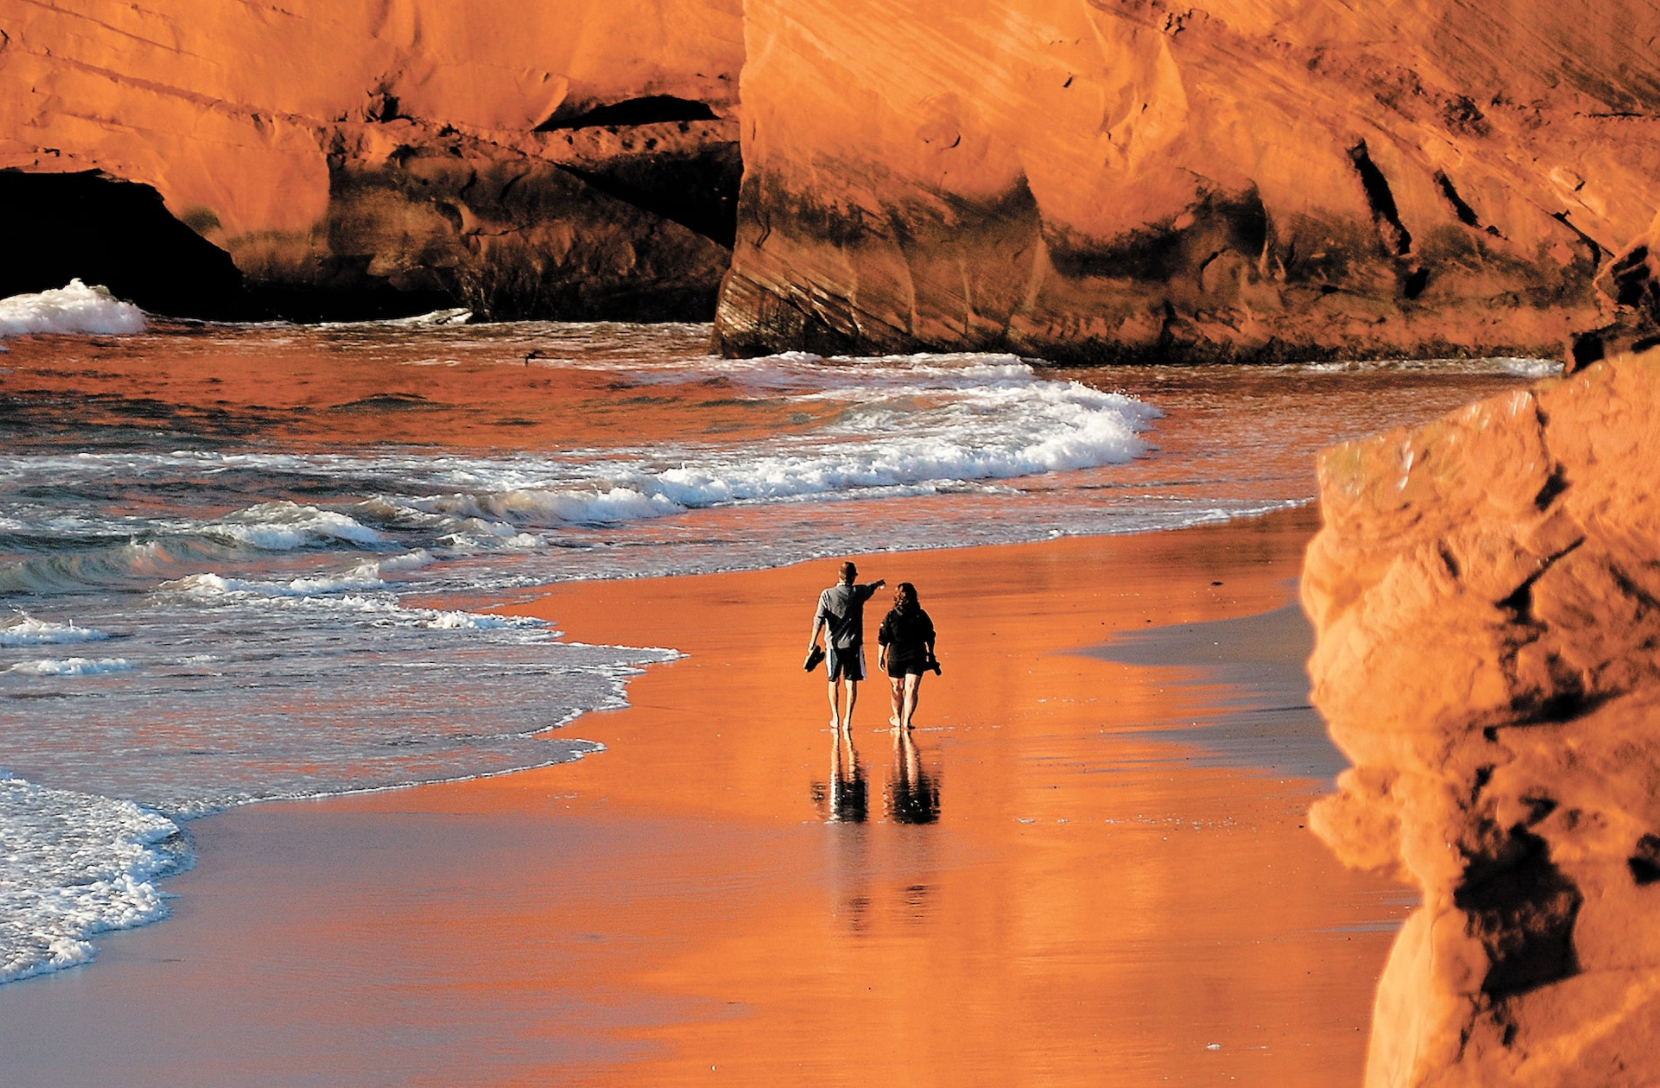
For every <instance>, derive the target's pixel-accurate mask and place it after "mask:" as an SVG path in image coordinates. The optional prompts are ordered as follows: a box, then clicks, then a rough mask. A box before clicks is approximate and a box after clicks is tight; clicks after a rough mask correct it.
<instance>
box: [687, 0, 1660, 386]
mask: <svg viewBox="0 0 1660 1088" xmlns="http://www.w3.org/2000/svg"><path fill="white" fill-rule="evenodd" d="M745 28H746V35H747V40H748V48H747V53H748V58H749V59H748V60H747V62H746V64H745V67H744V74H743V110H744V131H743V139H744V162H745V175H744V183H743V190H742V195H741V198H740V210H739V228H738V243H737V247H736V250H735V254H734V262H733V269H732V272H731V274H730V275H729V276H728V277H727V280H726V283H725V287H724V289H723V294H722V301H721V307H720V310H719V315H718V317H717V329H716V333H717V338H718V342H719V346H720V347H721V348H723V349H724V350H725V351H727V352H730V353H753V352H765V351H774V350H779V349H782V348H806V349H808V350H817V351H825V350H837V351H907V350H917V349H922V348H927V349H959V350H1011V351H1015V352H1019V353H1022V354H1030V355H1043V356H1045V357H1047V358H1051V359H1057V360H1072V361H1082V362H1114V361H1171V360H1174V361H1198V362H1203V361H1210V360H1245V361H1249V360H1279V359H1308V358H1323V357H1332V356H1336V355H1343V356H1345V357H1356V356H1361V357H1379V356H1402V355H1406V356H1416V357H1426V356H1427V357H1436V356H1444V355H1450V354H1468V353H1482V354H1525V353H1540V352H1543V353H1546V354H1550V355H1555V354H1556V353H1557V352H1558V351H1559V350H1560V349H1561V345H1562V343H1563V342H1564V340H1565V338H1566V337H1567V335H1568V333H1569V332H1570V331H1571V330H1574V329H1581V328H1588V327H1591V326H1593V325H1595V324H1597V323H1599V320H1600V318H1599V310H1598V306H1597V300H1596V298H1595V292H1594V290H1593V286H1592V284H1593V279H1594V277H1595V274H1596V271H1597V268H1598V266H1599V262H1600V261H1601V260H1602V259H1603V258H1604V257H1605V256H1606V255H1607V253H1608V252H1609V251H1610V250H1611V249H1612V248H1613V247H1614V246H1617V245H1619V244H1620V243H1621V242H1623V241H1624V240H1625V239H1628V238H1631V237H1633V236H1634V235H1636V234H1637V232H1638V231H1640V230H1641V229H1642V228H1643V227H1644V226H1645V225H1646V224H1647V223H1648V221H1649V219H1650V217H1651V216H1652V215H1653V213H1654V208H1653V201H1652V195H1651V194H1652V191H1653V186H1652V179H1653V177H1654V176H1655V174H1656V171H1657V169H1660V139H1656V136H1657V135H1660V128H1657V125H1660V117H1657V114H1660V54H1656V53H1655V52H1654V50H1653V49H1652V48H1651V47H1650V46H1649V45H1648V44H1647V43H1648V42H1650V41H1651V40H1652V39H1653V38H1654V37H1655V36H1656V35H1657V34H1660V10H1657V9H1655V8H1654V7H1653V6H1652V5H1646V4H1636V3H1629V2H1623V0H1622V2H1618V3H1613V4H1610V3H1606V2H1604V0H1521V2H1517V3H1506V4H1503V5H1498V6H1495V5H1493V4H1491V3H1485V2H1478V0H1447V2H1445V3H1437V4H1413V5H1401V4H1387V5H1365V4H1361V5H1340V4H1327V3H1312V4H1311V3H1291V2H1287V0H1270V2H1267V3H1263V2H1258V0H1248V2H1247V0H1212V2H1208V3H1205V4H1202V5H1200V6H1197V7H1195V6H1193V5H1191V4H1180V5H1177V4H1166V3H1162V2H1160V0H1110V2H1103V0H1095V2H1090V3H1085V2H1081V0H1014V2H1012V3H1011V2H1008V0H1001V2H996V3H993V2H990V0H967V2H962V3H955V4H951V5H942V4H936V3H928V2H923V0H912V2H906V3H899V4H894V3H892V2H890V0H846V2H841V3H836V4H820V3H810V2H808V0H751V2H750V3H748V4H746V5H745Z"/></svg>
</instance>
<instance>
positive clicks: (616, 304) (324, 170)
mask: <svg viewBox="0 0 1660 1088" xmlns="http://www.w3.org/2000/svg"><path fill="white" fill-rule="evenodd" d="M0 32H3V34H0V87H4V90H5V93H4V94H0V168H21V169H23V170H27V171H33V172H72V171H84V170H97V171H101V172H103V173H104V174H107V175H109V176H110V177H113V178H119V179H124V180H126V181H129V182H137V183H142V184H144V185H147V186H151V187H153V188H154V189H155V190H156V191H157V192H159V193H160V194H161V197H162V199H163V200H164V201H165V202H166V207H167V209H168V210H170V211H171V212H172V214H173V215H175V216H176V217H178V218H179V219H181V220H183V221H184V222H185V223H187V224H189V225H190V226H191V227H192V228H194V229H195V230H196V231H198V232H199V233H200V234H201V235H202V236H203V237H205V238H206V239H208V240H209V241H211V242H213V243H214V244H216V245H218V246H220V247H222V248H223V249H224V250H226V251H228V252H229V253H230V255H231V257H232V258H233V259H234V261H235V263H236V265H237V267H239V268H240V269H241V270H242V272H243V273H244V274H245V275H246V277H247V278H248V281H249V282H250V283H251V284H254V285H256V286H261V285H262V286H267V287H272V288H276V289H279V291H281V292H287V293H288V294H289V295H290V296H292V297H294V298H298V297H301V296H306V295H308V294H309V295H313V296H316V297H318V298H325V299H326V298H327V297H328V296H331V295H332V296H349V295H352V294H354V293H359V294H362V293H373V292H376V291H379V292H382V293H385V292H397V291H403V292H411V293H416V294H420V293H422V292H425V293H429V294H440V295H448V296H450V297H455V298H458V299H460V300H462V301H466V302H469V303H471V304H473V305H475V306H480V307H484V308H487V309H489V310H490V311H491V312H493V313H497V314H499V315H501V316H514V315H516V314H520V313H537V314H541V315H564V316H594V315H604V314H609V313H612V312H615V313H616V315H617V316H647V317H649V316H669V315H680V316H693V315H695V314H696V313H706V312H708V308H709V307H710V306H711V305H712V302H713V295H714V291H715V288H716V286H717V284H718V281H719V277H720V275H721V274H722V273H723V272H724V271H725V268H726V265H727V263H728V259H729V253H728V250H727V248H726V247H727V246H729V245H730V242H731V237H730V232H731V227H730V204H731V202H732V200H733V199H734V198H735V189H736V181H737V176H738V172H739V170H740V164H739V160H738V156H737V148H736V135H737V132H736V122H735V121H734V120H732V119H731V116H732V113H733V106H734V101H735V90H734V84H735V81H736V76H737V73H738V69H739V66H740V64H741V62H742V46H743V43H742V30H741V25H740V13H739V0H648V2H644V3H640V4H633V5H621V4H614V3H609V2H606V0H552V2H550V3H540V4H528V5H527V4H521V3H510V2H507V0H326V2H325V0H293V2H290V3H286V4H283V5H275V4H264V3H216V2H212V0H155V2H153V3H149V4H146V5H142V6H140V5H137V4H128V3H118V2H114V0H78V2H76V3H74V4H66V3H65V4H58V3H50V2H40V0H0ZM608 108H609V112H607V110H608ZM30 192H31V193H38V192H39V190H38V189H32V190H30ZM723 202H724V203H725V205H726V208H725V209H724V210H723V208H722V204H723ZM12 203H13V207H12V208H11V209H9V210H11V211H12V212H13V215H14V217H15V216H19V215H23V216H26V215H28V214H29V209H28V208H26V207H21V206H19V205H20V204H21V201H17V200H14V201H12ZM723 220H724V222H725V224H726V225H725V226H723V225H722V221H723ZM659 311H661V312H659Z"/></svg>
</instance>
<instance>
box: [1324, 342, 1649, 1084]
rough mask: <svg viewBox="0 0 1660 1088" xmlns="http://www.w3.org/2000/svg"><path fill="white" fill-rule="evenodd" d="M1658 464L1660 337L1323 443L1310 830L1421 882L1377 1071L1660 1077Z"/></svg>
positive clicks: (1539, 1078)
mask: <svg viewBox="0 0 1660 1088" xmlns="http://www.w3.org/2000/svg"><path fill="white" fill-rule="evenodd" d="M1656 466H1660V351H1649V352H1647V353H1644V354H1639V355H1622V356H1618V357H1615V358H1613V359H1610V360H1607V361H1604V362H1599V363H1596V364H1594V365H1591V366H1589V367H1587V368H1586V369H1583V370H1581V371H1580V372H1578V373H1575V374H1572V375H1570V376H1568V377H1565V378H1563V379H1560V380H1556V381H1552V382H1547V383H1544V384H1542V385H1540V386H1538V387H1536V388H1534V389H1533V390H1532V391H1520V390H1519V391H1516V392H1513V393H1508V394H1505V395H1502V396H1499V397H1496V398H1493V399H1491V400H1487V401H1483V402H1481V403H1478V404H1475V405H1472V406H1471V407H1469V408H1467V409H1464V410H1462V411H1460V412H1458V413H1455V414H1453V415H1450V416H1448V417H1445V418H1443V419H1441V420H1439V421H1437V422H1435V423H1431V424H1428V425H1426V426H1423V427H1419V428H1416V429H1413V430H1398V431H1392V432H1389V433H1386V434H1383V435H1379V436H1377V437H1374V438H1370V439H1367V440H1364V441H1360V442H1353V443H1349V444H1347V445H1343V446H1339V447H1336V448H1334V449H1332V450H1330V451H1328V452H1327V453H1326V454H1325V455H1324V456H1323V458H1322V461H1321V464H1320V485H1321V502H1322V507H1323V511H1324V518H1325V524H1324V528H1323V529H1322V530H1321V532H1320V533H1319V535H1318V536H1317V537H1316V538H1315V539H1314V541H1313V543H1312V544H1311V546H1310V548H1309V551H1308V556H1307V561H1306V565H1305V569H1304V577H1303V583H1302V585H1303V589H1302V593H1303V604H1304V607H1305V608H1306V609H1307V611H1308V613H1309V615H1310V616H1311V617H1312V618H1313V620H1314V624H1315V627H1316V630H1317V633H1318V639H1317V644H1316V648H1315V651H1314V655H1313V657H1312V658H1311V659H1310V666H1309V667H1310V672H1311V675H1312V678H1313V684H1314V691H1313V700H1314V703H1315V705H1316V706H1317V707H1318V708H1319V710H1320V711H1321V713H1322V714H1323V715H1324V716H1325V717H1326V720H1327V722H1328V723H1329V726H1330V730H1331V735H1332V737H1333V738H1334V740H1335V741H1336V742H1337V744H1338V745H1339V746H1340V747H1341V748H1342V749H1343V751H1344V752H1345V753H1346V754H1347V755H1348V756H1349V758H1350V759H1351V760H1352V761H1353V763H1354V767H1353V768H1352V769H1351V770H1348V771H1346V772H1344V773H1343V775H1342V776H1341V777H1340V778H1339V780H1338V785H1339V791H1338V792H1337V793H1336V794H1334V795H1332V796H1330V797H1328V798H1326V799H1324V800H1322V801H1321V802H1320V803H1319V804H1317V805H1316V806H1315V809H1314V811H1313V813H1312V814H1311V824H1312V826H1313V827H1314V829H1315V831H1316V832H1317V833H1318V834H1319V835H1320V836H1321V837H1322V838H1323V839H1324V840H1325V841H1326V842H1327V843H1329V844H1330V845H1331V846H1332V848H1333V849H1334V850H1335V851H1336V852H1337V853H1338V855H1339V856H1340V857H1342V858H1343V860H1344V861H1345V862H1347V863H1349V864H1351V865H1354V866H1360V867H1366V868H1372V869H1383V870H1393V871H1395V872H1397V873H1399V874H1400V875H1402V876H1404V877H1406V878H1409V879H1410V880H1412V881H1413V882H1414V883H1416V884H1417V885H1418V886H1419V888H1420V889H1421V890H1422V893H1423V905H1422V906H1421V907H1419V908H1418V910H1417V911H1415V912H1414V913H1413V915H1412V916H1411V918H1410V919H1409V920H1408V922H1407V924H1406V926H1405V928H1404V929H1403V930H1402V932H1401V934H1400V936H1399V937H1398V938H1397V940H1396V942H1395V947H1394V950H1393V952H1392V953H1391V956H1390V959H1389V963H1388V966H1387V968H1386V970H1385V972H1384V975H1383V979H1382V981H1381V983H1380V985H1379V989H1378V996H1377V1005H1376V1010H1375V1019H1374V1022H1373V1035H1372V1043H1371V1051H1370V1055H1369V1059H1368V1072H1367V1084H1368V1085H1371V1086H1375V1088H1384V1086H1389V1088H1396V1086H1407V1085H1412V1086H1418V1085H1455V1084H1457V1085H1465V1084H1507V1085H1527V1086H1535V1085H1537V1086H1545V1085H1551V1086H1556V1085H1562V1086H1568V1085H1587V1084H1599V1085H1615V1084H1632V1085H1636V1084H1652V1083H1655V1082H1656V1081H1657V1080H1660V1047H1657V1046H1656V1045H1655V1044H1656V1042H1657V1040H1660V499H1657V498H1656V495H1655V487H1654V472H1655V468H1656Z"/></svg>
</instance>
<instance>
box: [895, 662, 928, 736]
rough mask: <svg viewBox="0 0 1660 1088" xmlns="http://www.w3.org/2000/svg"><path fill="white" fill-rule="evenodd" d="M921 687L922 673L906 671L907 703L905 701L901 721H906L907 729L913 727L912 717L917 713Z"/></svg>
mask: <svg viewBox="0 0 1660 1088" xmlns="http://www.w3.org/2000/svg"><path fill="white" fill-rule="evenodd" d="M921 689H922V674H921V673H917V672H908V673H906V674H905V703H904V708H903V711H902V712H901V713H900V715H899V719H900V721H901V722H903V723H904V725H905V728H906V729H909V728H910V727H911V718H912V717H913V716H914V715H915V714H916V704H917V698H918V694H919V693H920V691H921Z"/></svg>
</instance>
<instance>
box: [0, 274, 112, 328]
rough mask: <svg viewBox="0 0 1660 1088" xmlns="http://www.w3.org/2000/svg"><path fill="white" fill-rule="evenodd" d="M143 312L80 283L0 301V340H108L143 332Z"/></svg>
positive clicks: (106, 291) (71, 281) (96, 288)
mask: <svg viewBox="0 0 1660 1088" xmlns="http://www.w3.org/2000/svg"><path fill="white" fill-rule="evenodd" d="M144 327H145V323H144V311H143V310H140V309H139V308H138V307H137V306H134V305H133V304H132V303H130V302H122V301H121V300H120V299H118V298H116V297H115V296H114V295H112V294H110V292H109V290H108V289H107V288H104V287H88V286H87V285H86V284H84V283H82V282H81V281H80V280H78V279H76V280H70V281H69V286H67V287H59V288H56V289H55V290H51V291H41V292H39V293H37V294H32V295H13V296H11V297H10V298H4V299H0V337H3V336H27V335H29V334H31V333H68V334H74V333H90V334H95V335H100V336H112V335H117V334H122V333H135V332H143V331H144Z"/></svg>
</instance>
